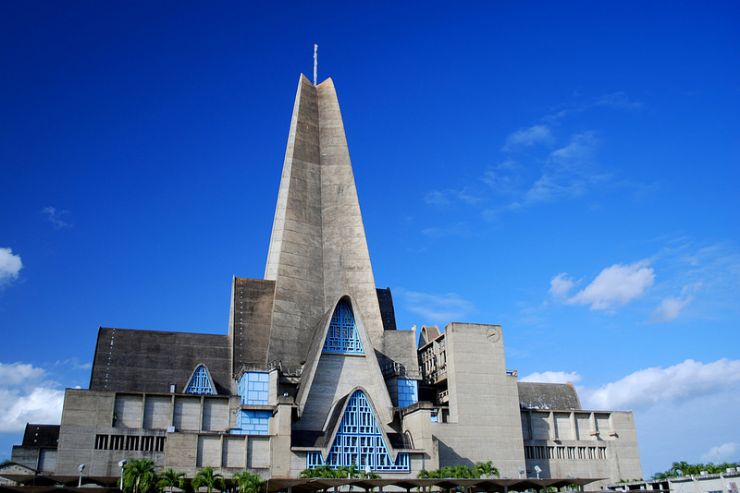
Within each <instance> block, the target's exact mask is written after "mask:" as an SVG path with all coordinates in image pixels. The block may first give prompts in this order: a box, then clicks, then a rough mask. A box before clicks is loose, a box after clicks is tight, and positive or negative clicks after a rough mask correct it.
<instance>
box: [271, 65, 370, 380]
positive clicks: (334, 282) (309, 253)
mask: <svg viewBox="0 0 740 493" xmlns="http://www.w3.org/2000/svg"><path fill="white" fill-rule="evenodd" d="M265 279H268V280H274V281H275V300H274V304H273V312H272V331H271V334H270V344H269V355H268V358H269V360H270V361H274V360H282V361H283V364H284V366H288V367H297V366H298V365H300V364H301V363H302V362H303V358H305V355H306V351H307V349H308V347H309V345H310V343H311V339H312V337H313V333H314V330H315V329H316V326H317V324H318V323H319V321H320V320H321V318H322V316H323V315H324V314H325V313H326V312H327V311H329V310H331V309H333V305H334V303H336V302H337V300H338V299H339V298H340V297H341V296H343V295H349V296H351V297H352V299H353V300H354V301H355V304H356V306H357V307H358V309H359V312H360V313H359V314H358V315H359V316H360V317H361V318H362V320H363V323H364V325H365V327H366V328H367V331H368V334H369V335H370V338H371V341H372V342H373V345H374V346H375V347H376V348H378V349H382V338H383V324H382V321H381V317H380V308H379V306H378V298H377V293H376V290H375V279H374V277H373V271H372V266H371V264H370V256H369V254H368V249H367V240H366V238H365V228H364V226H363V224H362V215H361V213H360V205H359V201H358V198H357V189H356V188H355V180H354V175H353V173H352V163H351V161H350V157H349V149H348V147H347V138H346V136H345V133H344V124H343V123H342V115H341V112H340V109H339V101H338V99H337V94H336V90H335V88H334V83H333V81H332V80H331V79H327V80H325V81H324V82H322V83H320V84H318V85H313V84H312V83H311V81H310V80H308V79H307V78H306V77H305V76H303V75H301V77H300V80H299V83H298V91H297V94H296V100H295V104H294V106H293V117H292V119H291V124H290V133H289V135H288V145H287V149H286V152H285V163H284V165H283V174H282V178H281V181H280V189H279V192H278V201H277V207H276V209H275V220H274V223H273V227H272V237H271V239H270V249H269V253H268V256H267V266H266V268H265Z"/></svg>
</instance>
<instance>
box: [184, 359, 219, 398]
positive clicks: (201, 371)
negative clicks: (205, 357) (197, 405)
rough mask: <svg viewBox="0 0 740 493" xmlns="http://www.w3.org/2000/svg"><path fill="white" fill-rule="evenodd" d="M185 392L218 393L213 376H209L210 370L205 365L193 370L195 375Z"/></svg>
mask: <svg viewBox="0 0 740 493" xmlns="http://www.w3.org/2000/svg"><path fill="white" fill-rule="evenodd" d="M185 393H186V394H200V395H203V394H205V395H213V394H215V393H216V389H215V388H214V386H213V382H212V381H211V377H209V376H208V372H207V371H206V368H205V367H204V366H203V365H201V366H199V367H198V368H196V369H195V371H194V372H193V376H192V377H191V378H190V383H189V384H188V387H187V388H186V389H185Z"/></svg>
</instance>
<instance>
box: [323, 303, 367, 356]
mask: <svg viewBox="0 0 740 493" xmlns="http://www.w3.org/2000/svg"><path fill="white" fill-rule="evenodd" d="M324 352H325V353H339V354H364V353H365V350H364V348H363V347H362V341H361V340H360V335H359V333H358V332H357V326H356V325H355V316H354V314H353V313H352V307H351V306H350V305H349V303H347V302H346V301H340V302H339V304H338V305H337V308H336V310H334V314H333V315H332V317H331V322H329V332H328V333H327V334H326V341H325V342H324Z"/></svg>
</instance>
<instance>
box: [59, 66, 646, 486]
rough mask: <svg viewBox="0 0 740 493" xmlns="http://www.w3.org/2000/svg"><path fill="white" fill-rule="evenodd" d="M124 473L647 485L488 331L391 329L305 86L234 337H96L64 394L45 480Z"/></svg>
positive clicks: (333, 125) (631, 452)
mask: <svg viewBox="0 0 740 493" xmlns="http://www.w3.org/2000/svg"><path fill="white" fill-rule="evenodd" d="M417 341H418V342H417ZM132 458H150V459H152V460H153V461H154V462H155V463H156V464H157V465H158V466H161V467H167V468H175V469H178V470H181V471H184V472H186V473H187V474H188V475H189V476H192V475H193V474H194V473H195V471H196V470H197V469H199V468H201V467H205V466H212V467H214V468H216V469H218V470H219V471H220V472H222V473H223V474H225V475H226V476H229V475H231V474H233V473H235V472H238V471H242V470H244V469H250V470H252V471H255V472H258V473H260V474H261V475H263V476H264V477H272V478H289V477H297V476H298V475H299V474H300V473H301V471H303V470H304V469H307V468H313V467H317V466H320V465H328V466H330V467H340V466H349V465H354V466H357V467H358V469H360V470H367V469H369V470H372V471H373V472H375V473H377V474H381V475H383V476H384V477H391V478H392V477H416V475H417V473H418V472H419V471H421V470H424V469H426V470H431V469H437V468H440V467H443V466H447V465H457V464H473V463H475V462H478V461H489V460H490V461H492V462H493V464H494V465H495V466H496V467H498V468H499V470H500V471H501V475H502V477H510V478H519V477H525V476H530V477H534V476H535V475H537V474H541V475H542V477H543V478H544V477H560V478H567V477H576V476H577V477H593V478H605V479H608V480H611V481H618V480H620V479H623V478H638V477H641V476H642V472H641V469H640V463H639V453H638V447H637V439H636V434H635V426H634V421H633V417H632V414H631V413H629V412H616V411H593V410H584V409H581V406H580V402H579V399H578V396H577V394H576V391H575V389H574V388H573V387H572V386H570V385H553V384H531V383H523V382H518V381H517V372H515V371H511V370H507V368H506V362H505V354H504V337H503V331H502V328H501V327H500V326H498V325H485V324H470V323H450V324H449V325H447V327H446V328H445V330H444V332H441V331H440V330H439V329H437V328H436V327H422V328H421V330H420V333H417V331H416V330H415V329H412V330H398V329H397V327H396V321H395V315H394V309H393V298H392V294H391V291H390V289H378V288H377V287H376V282H375V279H374V276H373V270H372V266H371V263H370V256H369V253H368V248H367V241H366V238H365V231H364V227H363V223H362V216H361V213H360V206H359V200H358V196H357V191H356V188H355V183H354V177H353V172H352V166H351V162H350V156H349V151H348V146H347V140H346V136H345V133H344V127H343V123H342V117H341V113H340V109H339V103H338V99H337V94H336V91H335V88H334V84H333V82H332V80H331V79H327V80H325V81H324V82H322V83H320V84H317V85H314V84H313V83H311V82H310V81H309V80H308V79H307V78H306V77H304V76H301V77H300V80H299V83H298V91H297V94H296V99H295V104H294V109H293V115H292V119H291V124H290V133H289V136H288V145H287V149H286V153H285V161H284V165H283V172H282V178H281V182H280V188H279V191H278V198H277V206H276V209H275V217H274V223H273V229H272V236H271V241H270V246H269V251H268V254H267V262H266V267H265V273H264V276H263V278H262V279H249V278H234V279H233V280H232V291H231V302H230V317H229V327H228V332H227V333H226V334H224V335H213V334H194V333H180V332H158V331H144V330H129V329H121V328H100V329H99V332H98V338H97V344H96V349H95V358H94V362H93V368H92V375H91V379H90V386H89V388H88V389H68V390H67V391H66V394H65V400H64V410H63V414H62V421H61V426H60V432H59V444H58V449H57V453H56V457H55V460H56V463H55V468H56V473H57V474H60V475H74V474H76V473H77V470H78V466H79V464H85V465H86V471H87V474H89V475H90V476H99V477H113V476H117V475H118V474H119V465H118V463H119V461H120V460H122V459H132ZM537 469H539V470H540V472H539V473H538V472H536V471H537Z"/></svg>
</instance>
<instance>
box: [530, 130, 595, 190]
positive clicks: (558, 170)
mask: <svg viewBox="0 0 740 493" xmlns="http://www.w3.org/2000/svg"><path fill="white" fill-rule="evenodd" d="M598 145H599V140H598V139H597V138H596V135H595V134H594V133H593V132H581V133H577V134H574V135H572V136H571V138H570V141H569V142H568V144H567V145H565V146H563V147H560V148H558V149H555V150H554V151H552V152H551V153H550V155H549V156H548V158H547V164H546V165H545V168H544V169H543V171H542V174H541V175H540V177H539V178H538V179H537V180H536V181H535V182H534V183H533V184H532V186H531V187H530V188H529V190H527V192H526V193H525V194H524V197H523V199H522V201H521V202H522V203H521V205H531V204H535V203H541V202H551V201H554V200H559V199H564V198H571V197H577V196H579V195H583V194H584V193H586V192H587V191H588V190H589V189H590V188H592V187H593V186H594V185H595V184H597V183H600V182H604V181H606V180H607V179H608V178H609V176H608V175H606V174H603V173H599V172H597V170H596V166H595V162H594V154H595V152H596V149H597V147H598Z"/></svg>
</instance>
